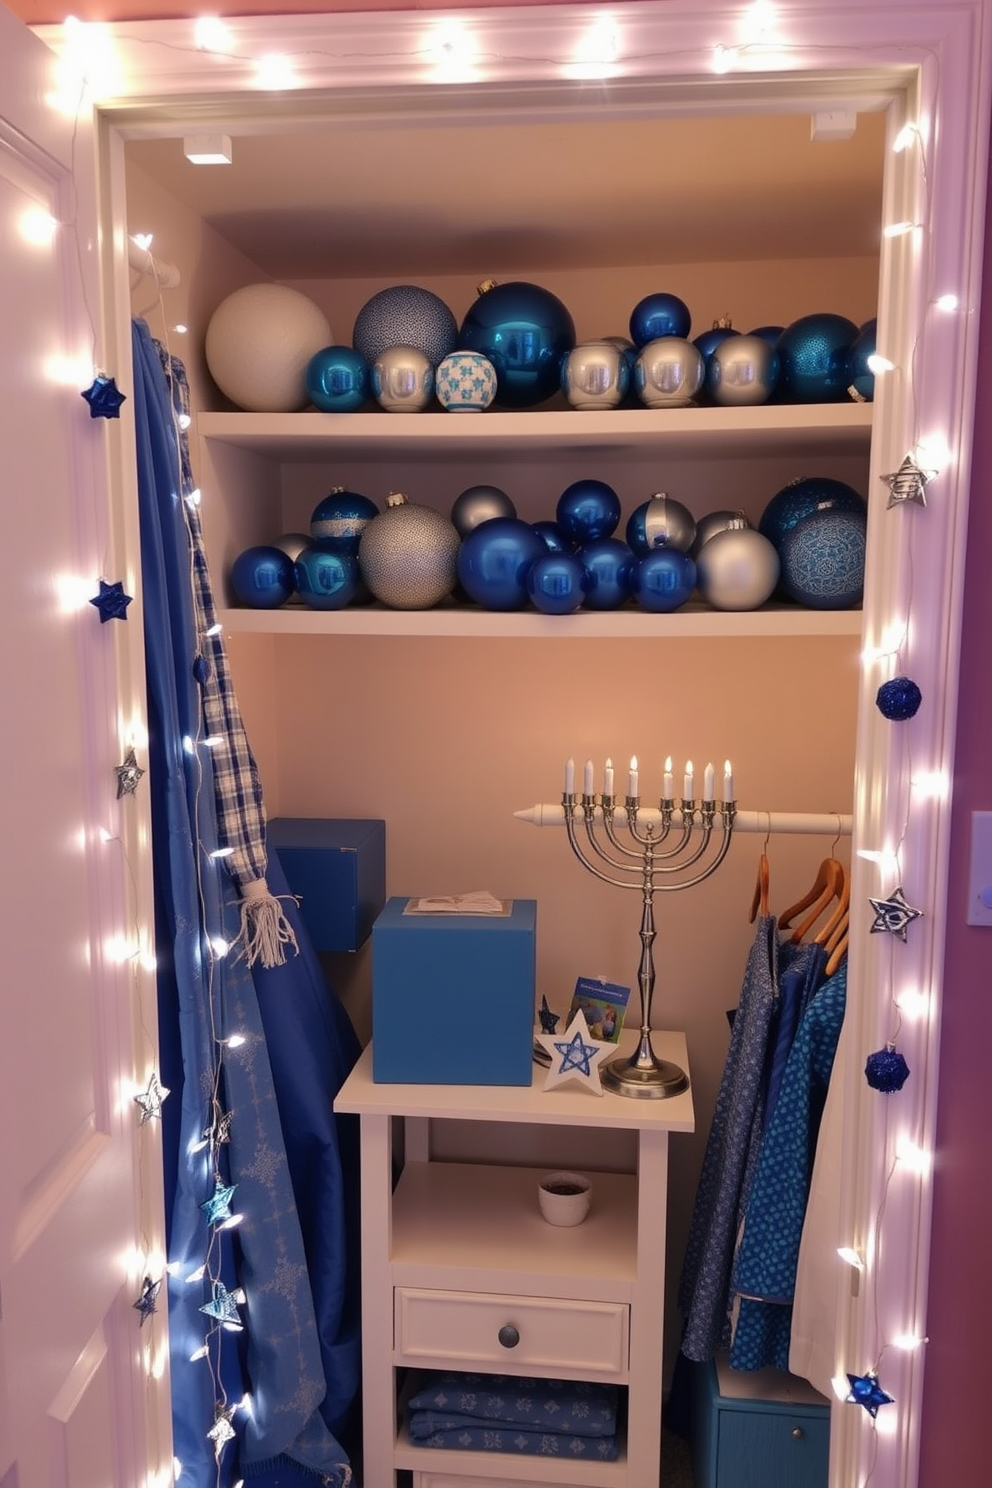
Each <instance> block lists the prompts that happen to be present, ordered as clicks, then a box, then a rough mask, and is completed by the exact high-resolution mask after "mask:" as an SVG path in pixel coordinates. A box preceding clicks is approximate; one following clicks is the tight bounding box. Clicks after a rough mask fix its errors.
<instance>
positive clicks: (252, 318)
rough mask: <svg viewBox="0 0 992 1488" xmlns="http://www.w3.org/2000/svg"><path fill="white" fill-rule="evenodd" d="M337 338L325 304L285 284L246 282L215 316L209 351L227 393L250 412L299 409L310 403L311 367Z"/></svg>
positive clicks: (214, 374) (212, 368) (210, 361)
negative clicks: (308, 372) (308, 370)
mask: <svg viewBox="0 0 992 1488" xmlns="http://www.w3.org/2000/svg"><path fill="white" fill-rule="evenodd" d="M332 341H333V337H332V335H331V328H330V325H329V324H328V321H327V317H326V315H325V314H324V312H323V310H321V308H320V306H319V305H316V304H314V302H313V300H311V299H310V298H309V297H308V296H307V295H305V294H301V293H300V291H299V290H298V289H290V288H288V286H286V285H284V284H246V285H245V286H244V288H243V289H236V290H235V291H234V293H233V294H230V295H228V297H227V299H226V300H222V301H221V303H220V304H219V305H218V306H217V309H216V310H215V311H214V313H213V315H212V316H211V318H210V324H209V325H208V326H207V338H206V344H205V346H204V351H205V354H206V358H207V366H208V367H209V368H210V375H211V377H212V378H213V380H214V382H216V384H217V386H218V387H219V388H220V390H221V392H222V393H224V394H225V395H226V396H227V397H228V398H230V400H231V402H232V403H236V404H237V406H238V407H239V408H243V409H245V410H246V411H247V412H249V413H296V412H298V411H299V410H300V409H302V408H306V407H307V405H308V404H309V402H310V398H309V395H308V393H307V388H306V370H307V366H308V364H309V362H310V359H311V357H313V356H315V355H316V354H317V352H318V351H321V350H322V349H323V348H324V347H325V346H330V345H331V343H332Z"/></svg>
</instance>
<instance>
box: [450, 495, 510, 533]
mask: <svg viewBox="0 0 992 1488" xmlns="http://www.w3.org/2000/svg"><path fill="white" fill-rule="evenodd" d="M516 515H517V508H516V507H515V506H514V504H513V501H512V500H511V498H510V497H509V496H508V495H507V494H506V492H505V491H504V490H502V489H501V488H500V487H499V486H486V485H478V486H467V487H466V488H465V490H464V491H462V492H461V494H460V495H458V496H456V497H455V500H454V503H453V505H452V508H451V520H452V521H453V522H454V524H455V528H456V530H457V532H458V536H459V537H465V536H466V535H467V534H468V533H469V532H471V531H472V529H473V527H479V526H481V524H482V523H483V522H491V521H492V520H493V518H494V517H515V516H516Z"/></svg>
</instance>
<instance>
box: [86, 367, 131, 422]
mask: <svg viewBox="0 0 992 1488" xmlns="http://www.w3.org/2000/svg"><path fill="white" fill-rule="evenodd" d="M79 396H80V397H81V398H85V399H86V401H87V403H88V404H89V405H90V418H105V419H112V418H120V416H121V404H122V403H125V402H127V399H126V397H125V395H124V394H123V393H122V392H121V391H120V389H119V388H118V386H117V384H116V382H115V381H114V379H113V378H112V377H104V375H103V373H102V372H100V373H98V374H97V376H96V377H94V379H93V381H92V382H91V383H90V385H89V387H88V388H87V389H86V390H85V392H82V393H80V395H79Z"/></svg>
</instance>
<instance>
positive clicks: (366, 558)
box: [358, 491, 461, 610]
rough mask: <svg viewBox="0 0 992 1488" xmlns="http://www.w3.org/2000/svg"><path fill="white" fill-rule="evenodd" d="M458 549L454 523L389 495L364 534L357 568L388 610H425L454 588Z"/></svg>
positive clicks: (399, 495)
mask: <svg viewBox="0 0 992 1488" xmlns="http://www.w3.org/2000/svg"><path fill="white" fill-rule="evenodd" d="M460 546H461V543H460V539H459V536H458V532H457V529H456V528H455V524H454V523H453V522H451V521H449V519H448V518H447V517H446V516H444V515H443V514H442V513H441V512H439V511H435V510H434V508H433V507H430V506H420V505H418V504H417V503H416V502H413V501H408V500H407V499H406V497H405V496H404V495H403V494H402V493H401V492H399V491H391V492H390V494H389V496H388V497H387V498H386V509H385V511H382V512H380V513H379V515H378V516H377V517H374V518H373V519H372V521H371V522H370V523H369V525H368V526H367V527H366V528H365V530H364V532H363V533H362V538H361V542H360V543H359V545H358V566H359V568H360V569H361V572H362V578H363V579H364V580H365V583H366V584H367V585H368V587H369V589H370V590H371V591H372V593H373V594H374V596H375V598H376V599H378V600H379V601H380V602H381V603H382V604H384V605H389V607H390V609H394V610H429V609H430V608H431V606H432V605H436V604H437V603H438V602H439V601H440V600H442V599H445V598H447V596H448V595H449V594H450V593H451V591H452V589H453V588H454V587H455V581H456V578H457V562H458V549H459V547H460Z"/></svg>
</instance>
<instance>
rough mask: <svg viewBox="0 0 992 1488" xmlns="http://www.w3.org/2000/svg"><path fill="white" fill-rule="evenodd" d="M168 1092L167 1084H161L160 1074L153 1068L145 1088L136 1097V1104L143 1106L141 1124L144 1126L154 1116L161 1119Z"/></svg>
mask: <svg viewBox="0 0 992 1488" xmlns="http://www.w3.org/2000/svg"><path fill="white" fill-rule="evenodd" d="M168 1093H169V1092H168V1090H166V1088H165V1086H164V1085H160V1084H159V1081H158V1075H156V1074H155V1072H154V1070H153V1071H152V1074H151V1076H150V1077H149V1080H148V1084H147V1085H146V1086H145V1089H144V1090H142V1091H139V1093H138V1094H137V1095H136V1096H135V1097H134V1104H135V1105H136V1106H140V1107H141V1121H140V1122H139V1125H140V1126H144V1124H145V1122H146V1121H151V1119H152V1117H156V1118H157V1119H158V1120H159V1121H161V1119H162V1102H163V1101H164V1100H165V1097H166V1096H167V1095H168Z"/></svg>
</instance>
